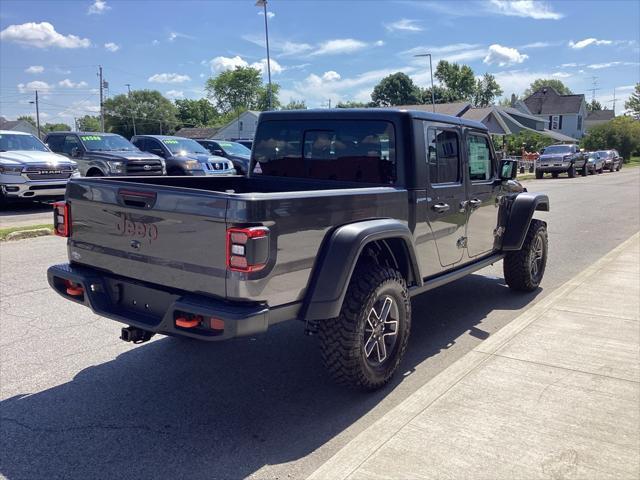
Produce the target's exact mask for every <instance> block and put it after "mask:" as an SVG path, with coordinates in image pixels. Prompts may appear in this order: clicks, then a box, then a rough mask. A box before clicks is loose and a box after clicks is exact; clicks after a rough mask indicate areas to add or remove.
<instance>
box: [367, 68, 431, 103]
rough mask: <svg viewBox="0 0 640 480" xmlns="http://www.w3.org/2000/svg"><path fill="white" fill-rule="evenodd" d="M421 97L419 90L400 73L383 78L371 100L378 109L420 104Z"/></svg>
mask: <svg viewBox="0 0 640 480" xmlns="http://www.w3.org/2000/svg"><path fill="white" fill-rule="evenodd" d="M421 97H422V95H421V93H420V89H419V88H418V87H416V85H415V84H414V83H413V80H411V78H409V76H408V75H407V74H405V73H402V72H397V73H394V74H391V75H389V76H387V77H384V78H383V79H382V80H380V83H378V84H377V85H376V86H375V87H374V88H373V92H372V93H371V100H372V101H373V103H374V104H375V105H376V106H378V107H389V106H392V105H415V104H417V103H420V100H421Z"/></svg>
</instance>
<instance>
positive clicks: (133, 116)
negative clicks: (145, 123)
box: [125, 83, 138, 135]
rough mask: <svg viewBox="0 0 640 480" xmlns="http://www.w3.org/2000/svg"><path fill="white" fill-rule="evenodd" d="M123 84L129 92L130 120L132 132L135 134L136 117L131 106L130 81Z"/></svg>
mask: <svg viewBox="0 0 640 480" xmlns="http://www.w3.org/2000/svg"><path fill="white" fill-rule="evenodd" d="M125 85H126V86H127V91H128V92H129V95H128V97H129V108H130V109H131V121H132V122H133V134H134V135H137V134H138V133H137V132H136V117H135V115H134V114H133V107H132V106H131V84H130V83H125Z"/></svg>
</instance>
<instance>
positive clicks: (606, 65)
mask: <svg viewBox="0 0 640 480" xmlns="http://www.w3.org/2000/svg"><path fill="white" fill-rule="evenodd" d="M621 64H622V62H606V63H592V64H591V65H587V68H590V69H592V70H601V69H603V68H609V67H615V66H617V65H621Z"/></svg>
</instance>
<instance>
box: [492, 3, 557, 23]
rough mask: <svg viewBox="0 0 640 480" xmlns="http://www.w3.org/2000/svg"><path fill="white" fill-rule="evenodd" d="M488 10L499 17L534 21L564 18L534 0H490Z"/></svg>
mask: <svg viewBox="0 0 640 480" xmlns="http://www.w3.org/2000/svg"><path fill="white" fill-rule="evenodd" d="M488 8H489V9H490V10H491V11H492V12H493V13H497V14H500V15H507V16H511V17H525V18H533V19H535V20H560V19H561V18H562V17H564V15H562V14H561V13H558V12H555V11H553V9H552V8H551V7H550V6H549V5H547V4H546V3H545V2H539V1H534V0H490V3H489V5H488Z"/></svg>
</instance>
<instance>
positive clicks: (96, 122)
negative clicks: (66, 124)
mask: <svg viewBox="0 0 640 480" xmlns="http://www.w3.org/2000/svg"><path fill="white" fill-rule="evenodd" d="M76 122H77V124H78V130H80V131H81V132H99V131H100V130H101V129H100V117H96V116H94V115H85V116H84V117H80V118H78V120H76Z"/></svg>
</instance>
